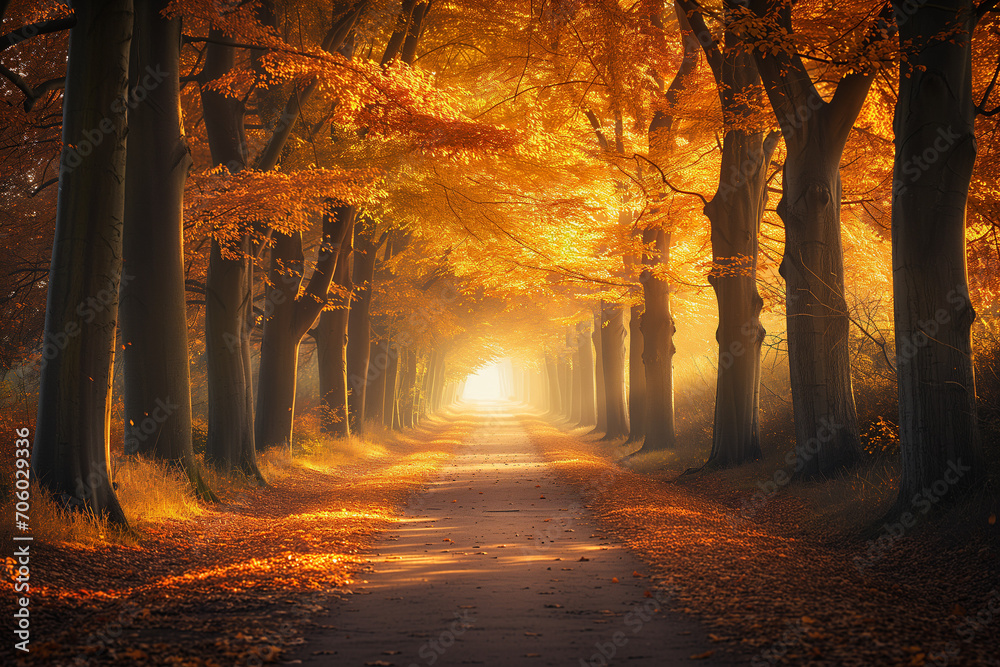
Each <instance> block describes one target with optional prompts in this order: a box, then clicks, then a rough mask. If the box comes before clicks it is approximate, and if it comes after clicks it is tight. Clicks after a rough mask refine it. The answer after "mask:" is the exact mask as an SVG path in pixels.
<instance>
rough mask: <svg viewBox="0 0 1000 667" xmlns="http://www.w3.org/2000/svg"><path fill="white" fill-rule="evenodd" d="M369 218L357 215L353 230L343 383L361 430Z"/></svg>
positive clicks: (371, 266) (370, 270)
mask: <svg viewBox="0 0 1000 667" xmlns="http://www.w3.org/2000/svg"><path fill="white" fill-rule="evenodd" d="M370 226H371V221H370V220H369V219H368V218H367V217H366V216H363V215H359V216H358V218H357V222H356V224H355V229H354V247H355V251H354V278H353V280H354V299H353V300H352V302H351V311H350V314H349V316H348V323H347V383H348V387H349V388H350V392H351V393H350V395H349V396H348V399H347V404H348V406H349V408H350V421H351V427H352V428H353V429H354V432H355V433H358V434H359V435H360V434H362V433H364V423H365V400H366V396H365V395H366V392H367V388H368V362H369V359H370V356H371V337H372V334H371V303H372V281H374V279H375V255H376V253H377V251H378V245H381V243H379V244H375V243H373V242H372V240H371V239H372V234H373V233H374V230H373V229H370V228H368V227H370Z"/></svg>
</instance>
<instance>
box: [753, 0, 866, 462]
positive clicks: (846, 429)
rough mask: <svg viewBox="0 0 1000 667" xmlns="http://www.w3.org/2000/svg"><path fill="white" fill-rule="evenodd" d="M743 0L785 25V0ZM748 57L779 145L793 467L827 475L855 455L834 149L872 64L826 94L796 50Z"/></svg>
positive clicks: (860, 99) (788, 29) (840, 146)
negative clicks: (781, 140)
mask: <svg viewBox="0 0 1000 667" xmlns="http://www.w3.org/2000/svg"><path fill="white" fill-rule="evenodd" d="M751 4H752V6H753V7H754V9H755V11H756V12H757V14H758V15H764V14H767V15H769V16H771V17H772V18H773V19H774V21H775V23H774V25H775V26H777V27H778V28H779V29H780V30H782V31H783V34H785V35H788V34H792V21H791V8H790V6H789V5H785V4H782V3H781V2H780V0H754V1H753V2H752V3H751ZM873 32H874V33H877V32H878V30H875V31H873ZM781 38H782V39H784V37H781ZM754 57H755V58H756V60H757V69H758V70H759V72H760V75H761V80H762V81H763V82H764V89H765V90H766V92H767V95H768V98H769V99H770V102H771V106H772V108H773V109H774V112H775V114H776V115H777V117H778V120H779V124H780V125H781V132H782V136H783V137H784V139H785V145H786V146H787V149H788V154H787V157H786V159H785V165H784V171H783V191H782V196H781V200H780V201H779V202H778V215H779V216H781V219H782V221H783V222H784V223H785V251H784V256H783V257H782V260H781V267H780V269H779V272H780V273H781V276H782V277H783V278H784V279H785V299H786V314H787V323H788V364H789V369H790V376H791V389H792V409H793V413H794V417H795V439H796V442H797V443H798V446H797V447H796V463H795V471H794V474H795V476H796V477H805V478H811V477H817V476H829V475H833V474H835V473H837V472H839V471H841V470H843V469H845V468H848V467H850V466H852V465H854V464H855V463H856V462H857V461H858V460H859V459H860V457H861V439H860V435H859V430H858V416H857V409H856V408H855V405H854V392H853V389H852V386H851V363H850V350H849V345H848V334H849V327H850V320H849V314H848V312H847V300H846V298H845V296H844V252H843V248H842V245H841V239H840V201H841V181H840V158H841V155H842V154H843V150H844V146H845V144H846V143H847V138H848V136H849V134H850V131H851V127H852V126H853V123H854V120H855V119H856V118H857V116H858V112H859V111H860V110H861V106H862V104H864V100H865V97H866V96H867V94H868V89H869V88H870V87H871V82H872V79H873V78H874V70H872V71H868V72H851V73H848V74H847V75H845V76H844V77H843V78H842V79H841V81H840V83H839V85H838V86H837V89H836V92H835V93H834V95H833V98H832V99H831V100H830V101H829V102H826V101H824V100H823V98H822V97H820V95H819V93H818V92H817V90H816V87H815V86H814V85H813V82H812V80H811V79H810V77H809V74H808V72H807V71H806V69H805V66H804V65H803V63H802V60H801V59H800V58H799V56H798V55H795V54H789V53H786V52H784V51H780V52H778V53H776V54H771V53H767V54H765V53H762V52H759V51H757V50H754Z"/></svg>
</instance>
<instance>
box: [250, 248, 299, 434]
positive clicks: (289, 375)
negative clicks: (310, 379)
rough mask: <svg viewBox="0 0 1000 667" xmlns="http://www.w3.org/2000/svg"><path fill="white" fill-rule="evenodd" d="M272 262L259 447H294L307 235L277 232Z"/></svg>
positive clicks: (257, 423)
mask: <svg viewBox="0 0 1000 667" xmlns="http://www.w3.org/2000/svg"><path fill="white" fill-rule="evenodd" d="M272 238H273V239H274V245H273V246H272V247H271V264H270V268H269V269H268V286H267V289H266V291H265V297H264V304H265V305H264V331H263V334H262V336H261V341H260V367H259V369H258V371H257V410H256V419H255V421H254V429H255V430H254V442H255V443H256V445H257V451H258V452H262V451H265V450H267V449H270V448H271V447H285V448H288V447H291V444H292V441H291V435H292V418H293V414H292V413H293V406H294V404H295V378H296V375H297V374H298V363H299V338H298V337H297V336H296V335H295V334H296V332H295V331H294V320H295V295H296V294H298V292H299V288H300V287H301V286H302V277H303V276H302V273H303V270H304V267H305V256H304V254H303V252H302V235H301V234H298V233H296V234H282V233H278V232H275V233H274V234H273V235H272Z"/></svg>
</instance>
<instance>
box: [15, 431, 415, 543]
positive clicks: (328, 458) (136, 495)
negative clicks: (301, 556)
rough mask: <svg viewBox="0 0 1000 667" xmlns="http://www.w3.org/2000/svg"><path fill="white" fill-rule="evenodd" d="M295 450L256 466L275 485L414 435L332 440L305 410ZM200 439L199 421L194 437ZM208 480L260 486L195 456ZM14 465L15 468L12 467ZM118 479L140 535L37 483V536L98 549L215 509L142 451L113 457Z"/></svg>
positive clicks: (233, 489)
mask: <svg viewBox="0 0 1000 667" xmlns="http://www.w3.org/2000/svg"><path fill="white" fill-rule="evenodd" d="M295 433H296V438H295V447H294V452H290V451H289V450H287V449H281V448H275V449H271V450H268V451H266V452H260V453H258V455H257V465H258V467H259V468H260V470H261V473H262V474H263V475H264V478H265V479H266V480H268V482H269V483H278V482H280V481H281V480H283V479H285V478H287V477H288V476H289V475H290V474H292V473H293V472H294V471H295V470H296V469H303V468H305V469H311V470H317V471H323V472H329V471H332V470H336V469H340V468H344V467H348V466H352V465H357V464H361V463H364V462H366V461H376V460H378V461H383V460H385V459H387V458H388V457H391V456H394V455H397V454H400V451H397V450H403V451H405V450H408V449H410V445H412V444H413V443H411V442H410V441H409V439H408V438H406V437H405V436H402V435H400V434H397V433H393V432H392V431H389V430H387V429H384V428H379V427H369V431H368V433H366V435H365V436H364V437H357V436H351V437H349V438H343V439H331V438H329V437H328V436H326V435H324V434H322V433H321V432H320V429H319V424H318V420H313V419H310V415H305V416H304V417H303V419H301V420H299V421H298V422H297V423H296V431H295ZM197 437H198V430H197V425H196V429H195V438H196V439H197ZM196 457H197V461H198V465H199V466H200V467H201V473H202V478H203V479H204V481H205V482H206V483H207V484H208V486H209V488H211V489H212V490H213V491H215V493H216V494H218V496H219V497H220V499H221V500H222V501H225V500H227V499H231V498H233V497H235V496H237V495H239V494H241V493H245V492H248V491H251V490H253V489H256V488H258V485H257V484H256V483H255V482H254V480H251V479H249V478H247V477H245V476H243V475H240V474H238V473H236V474H232V473H226V472H223V471H220V470H217V469H215V468H213V467H212V466H208V465H205V463H204V455H203V454H196ZM7 469H8V470H13V466H12V465H11V466H8V467H7ZM112 478H113V479H114V481H115V483H116V484H117V496H118V500H119V502H120V503H121V505H122V509H123V510H124V512H125V516H126V517H127V518H128V521H129V524H130V527H131V528H132V529H134V532H123V531H120V530H117V529H115V528H114V527H113V526H109V525H108V522H107V520H105V519H102V518H100V517H95V516H93V515H86V514H80V513H71V512H67V511H66V510H64V509H63V508H62V507H60V506H59V504H58V503H57V502H56V501H54V500H53V499H51V498H49V497H48V496H47V495H46V494H45V493H44V492H42V491H41V489H39V488H38V487H36V486H34V485H33V486H32V489H31V500H30V503H31V510H30V513H29V515H30V525H31V534H32V536H33V537H34V538H35V539H36V540H38V541H43V542H47V543H51V544H67V545H70V544H72V545H79V546H90V547H95V546H99V545H101V544H107V543H120V544H135V543H136V542H137V539H139V535H141V532H142V529H143V528H144V527H148V526H152V525H154V524H158V523H162V522H164V521H186V520H190V519H194V518H196V517H198V516H200V515H203V514H204V513H205V512H207V511H209V505H208V504H206V503H205V502H203V501H201V500H199V499H198V498H197V497H196V496H195V494H194V492H193V490H192V488H191V485H190V482H189V480H188V478H187V475H186V474H185V473H184V472H183V471H182V470H180V469H179V468H177V467H176V466H174V465H171V464H168V463H164V462H162V461H157V460H155V459H149V458H145V457H141V456H130V457H124V456H113V460H112ZM2 486H3V487H4V488H5V489H7V488H13V480H12V479H11V480H8V479H4V480H3V484H2ZM14 504H15V499H14V498H13V496H12V495H11V494H10V493H8V492H5V493H3V494H2V498H0V513H2V516H7V517H13V516H14V510H15V507H14ZM12 536H13V525H12V522H4V523H3V524H0V538H2V539H5V540H9V539H10V538H11V537H12Z"/></svg>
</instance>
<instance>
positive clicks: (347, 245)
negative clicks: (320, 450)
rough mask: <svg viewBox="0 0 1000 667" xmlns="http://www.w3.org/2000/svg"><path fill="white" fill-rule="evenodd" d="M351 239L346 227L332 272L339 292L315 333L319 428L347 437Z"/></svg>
mask: <svg viewBox="0 0 1000 667" xmlns="http://www.w3.org/2000/svg"><path fill="white" fill-rule="evenodd" d="M353 239H354V233H353V230H349V231H348V232H347V234H345V238H344V244H343V245H342V246H341V248H340V254H339V255H338V257H337V268H336V269H334V275H333V280H334V282H335V283H336V285H337V287H339V288H340V295H339V296H337V297H336V298H335V299H334V306H335V307H334V308H333V309H332V310H324V311H323V312H322V314H320V316H319V325H318V326H317V335H316V354H317V363H318V364H319V395H320V401H321V404H322V406H323V411H322V417H321V420H322V430H323V432H324V433H326V434H329V435H331V436H334V437H337V438H346V437H348V436H349V435H350V434H351V428H350V422H349V420H348V418H347V414H348V412H347V320H348V313H349V312H350V308H351V290H352V288H353V281H352V279H351V259H352V257H353V249H354V240H353Z"/></svg>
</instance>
